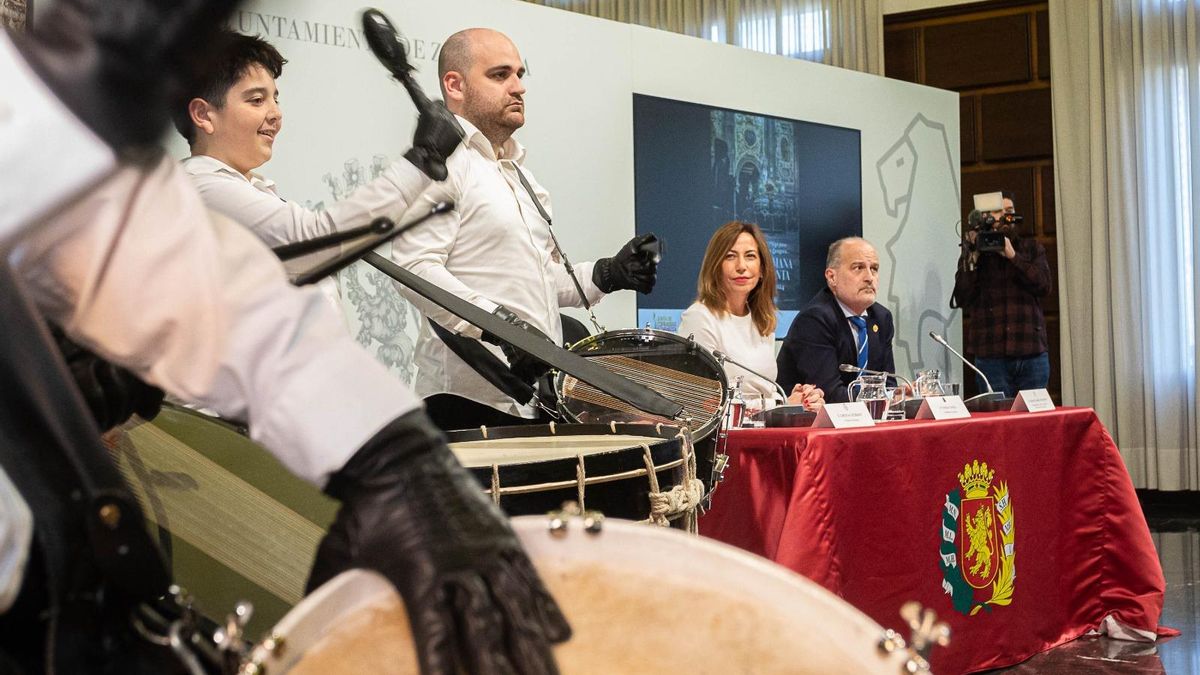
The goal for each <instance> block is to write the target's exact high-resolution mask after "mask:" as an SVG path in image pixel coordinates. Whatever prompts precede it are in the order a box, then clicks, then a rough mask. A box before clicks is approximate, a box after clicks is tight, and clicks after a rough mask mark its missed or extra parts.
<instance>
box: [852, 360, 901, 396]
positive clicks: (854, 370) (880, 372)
mask: <svg viewBox="0 0 1200 675" xmlns="http://www.w3.org/2000/svg"><path fill="white" fill-rule="evenodd" d="M838 370H840V371H842V372H843V373H866V374H868V375H883V376H884V377H894V378H896V379H897V380H904V383H905V384H907V385H908V387H909V389H911V390H912V391H913V394H914V395H915V394H916V392H917V387H916V385H914V384H913V382H912V380H910V379H908V378H907V377H905V376H903V375H901V374H900V373H889V372H887V371H886V370H871V369H870V368H859V367H858V366H857V365H855V364H853V363H843V364H842V365H840V366H838Z"/></svg>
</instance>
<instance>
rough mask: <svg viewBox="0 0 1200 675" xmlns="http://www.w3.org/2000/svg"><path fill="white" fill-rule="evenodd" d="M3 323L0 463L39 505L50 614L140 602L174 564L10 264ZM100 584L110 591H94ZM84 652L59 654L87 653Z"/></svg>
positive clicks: (165, 580) (37, 523)
mask: <svg viewBox="0 0 1200 675" xmlns="http://www.w3.org/2000/svg"><path fill="white" fill-rule="evenodd" d="M0 325H3V326H4V329H3V330H0V382H4V383H5V385H4V386H3V387H0V466H3V467H4V471H5V473H7V474H8V476H9V478H10V479H11V480H12V482H13V484H14V485H15V486H16V487H17V490H18V491H19V492H20V493H21V496H22V497H23V498H24V499H25V501H26V503H27V504H29V507H30V510H31V511H32V512H33V514H34V532H35V537H36V538H37V543H38V545H39V547H40V550H41V554H42V557H43V561H44V563H45V564H44V570H45V575H46V576H45V581H46V586H45V588H46V595H47V598H46V600H47V602H48V603H49V604H50V607H49V608H48V610H49V612H50V614H49V615H50V616H51V617H55V616H58V612H59V610H60V609H64V608H66V607H68V606H70V605H71V603H74V604H75V605H79V604H80V603H79V602H78V599H79V598H94V599H96V600H101V599H107V600H110V601H111V600H114V599H116V598H123V599H128V600H133V601H137V600H148V599H151V598H154V597H156V596H158V595H160V594H162V593H164V592H165V591H166V589H167V586H168V584H169V583H170V573H169V572H168V570H167V567H166V565H165V562H164V560H163V559H162V557H161V553H160V552H159V550H158V549H157V547H155V545H154V543H153V542H152V540H151V539H150V537H149V535H148V533H147V532H146V530H145V524H144V523H145V521H144V518H143V516H142V512H141V509H140V508H139V506H138V503H137V501H136V500H135V498H134V497H133V495H132V494H131V493H130V492H129V490H128V488H127V486H126V485H125V484H124V482H123V481H122V480H121V477H120V474H119V473H118V472H117V469H116V467H115V466H113V464H112V462H111V460H110V458H109V456H108V454H107V452H106V451H105V450H104V448H103V446H102V445H101V442H100V434H99V431H98V430H97V429H96V426H95V424H94V423H92V422H91V414H90V413H89V412H88V410H87V407H86V406H85V405H84V403H83V400H82V398H81V397H80V394H79V393H78V392H77V391H76V390H75V387H74V384H73V383H71V380H70V376H69V375H68V374H67V368H66V365H65V364H64V363H63V362H62V360H61V359H59V358H56V356H55V354H56V352H57V349H56V348H55V347H54V346H53V343H52V342H51V340H50V336H49V333H48V332H47V330H46V328H45V325H44V323H43V322H42V320H41V318H40V316H38V314H37V312H36V311H35V310H34V309H33V307H32V305H31V304H30V303H29V301H28V299H27V298H26V297H25V296H24V295H23V294H22V293H21V291H20V289H19V287H18V283H17V279H16V275H15V273H14V272H13V270H12V269H11V268H9V267H8V266H7V265H5V264H3V263H0ZM97 575H98V576H99V579H97V578H96V577H97ZM97 583H99V584H101V585H104V586H107V587H108V588H109V589H110V590H109V591H108V592H106V593H97V589H96V584H97ZM114 591H119V593H118V592H114ZM116 602H120V601H119V600H116ZM84 604H86V603H84ZM93 627H95V628H97V629H99V628H102V627H101V626H93ZM51 630H52V631H53V633H54V639H56V640H59V639H62V638H64V637H67V638H69V636H67V635H66V634H64V633H62V632H61V631H62V630H67V629H66V628H65V627H64V626H60V625H59V624H58V623H57V622H56V621H55V622H53V623H52V625H51ZM68 632H69V631H68ZM67 643H68V644H69V643H70V639H68V640H67ZM77 651H78V650H72V649H63V650H62V651H61V652H60V653H59V654H58V655H57V656H62V657H64V658H68V660H69V659H70V658H75V657H78V658H84V656H83V654H82V652H80V653H75V652H77ZM48 653H49V652H48ZM70 670H72V668H69V667H66V668H64V671H70Z"/></svg>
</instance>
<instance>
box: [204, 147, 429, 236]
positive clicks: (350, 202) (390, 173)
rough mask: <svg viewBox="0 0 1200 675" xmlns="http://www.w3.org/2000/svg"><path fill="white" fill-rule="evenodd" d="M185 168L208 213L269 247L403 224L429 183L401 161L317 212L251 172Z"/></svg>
mask: <svg viewBox="0 0 1200 675" xmlns="http://www.w3.org/2000/svg"><path fill="white" fill-rule="evenodd" d="M183 168H184V170H185V171H187V173H188V175H189V176H191V178H192V182H193V184H195V186H196V189H197V190H199V192H200V196H201V197H203V198H204V203H205V204H207V205H208V207H209V208H210V209H212V210H214V211H217V212H218V213H223V214H225V215H226V216H228V217H230V218H232V219H233V220H235V221H237V222H239V223H241V224H242V225H245V226H246V227H248V228H250V231H251V232H253V233H254V234H256V235H257V236H258V238H259V239H262V240H263V242H265V243H266V244H267V246H280V245H283V244H291V243H293V242H297V241H304V240H306V239H312V238H313V237H319V236H322V235H326V234H332V233H334V232H337V231H339V230H348V229H351V228H355V227H360V226H363V225H368V224H370V223H371V221H373V220H375V219H376V218H378V217H379V216H387V217H388V218H391V219H392V220H393V221H395V222H396V224H397V225H399V224H400V216H401V215H402V214H403V213H404V212H405V210H407V208H408V205H409V204H411V203H412V202H413V200H414V199H416V197H417V195H419V194H421V191H422V190H424V189H425V188H426V187H427V186H428V185H429V183H430V180H429V178H428V177H426V176H425V174H423V173H421V171H420V170H419V169H417V167H415V166H413V165H412V164H410V163H409V162H408V160H403V159H402V160H399V161H396V162H393V163H391V164H390V165H388V167H387V169H385V170H384V172H383V173H382V174H381V175H380V176H379V177H378V178H376V179H375V180H372V181H371V182H369V183H367V184H365V185H362V186H359V188H358V189H357V190H355V191H354V192H352V193H351V194H350V196H348V197H346V198H345V199H342V200H340V201H337V202H334V203H333V204H331V205H329V206H328V207H326V209H325V210H324V211H314V210H312V209H307V208H305V207H304V206H303V205H301V204H298V203H296V202H293V201H288V200H286V199H284V198H283V197H281V196H280V195H279V192H278V191H277V190H276V189H275V181H272V180H268V179H266V178H263V177H262V176H260V175H258V174H256V173H253V172H251V173H250V177H249V178H247V177H246V176H243V175H242V174H241V173H238V171H237V170H236V169H234V168H232V167H230V166H229V165H227V164H225V163H224V162H222V161H221V160H219V159H215V158H213V157H208V156H206V155H195V156H192V157H188V158H187V159H185V160H183Z"/></svg>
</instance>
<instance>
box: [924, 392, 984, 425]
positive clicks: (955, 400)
mask: <svg viewBox="0 0 1200 675" xmlns="http://www.w3.org/2000/svg"><path fill="white" fill-rule="evenodd" d="M970 417H971V413H970V411H968V410H967V406H966V404H964V403H963V400H962V397H961V396H926V397H925V399H924V400H923V401H921V409H920V410H918V411H917V419H919V420H961V419H969V418H970Z"/></svg>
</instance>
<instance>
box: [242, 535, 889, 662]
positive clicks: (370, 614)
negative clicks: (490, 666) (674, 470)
mask: <svg viewBox="0 0 1200 675" xmlns="http://www.w3.org/2000/svg"><path fill="white" fill-rule="evenodd" d="M513 526H514V528H515V529H516V531H517V534H518V536H519V537H520V538H521V541H522V542H523V543H524V544H525V546H526V549H527V550H528V551H529V554H530V556H531V557H532V558H533V561H534V564H535V565H536V566H537V568H538V571H539V572H540V573H541V575H542V578H543V579H544V580H545V581H546V584H547V586H548V587H549V589H550V591H551V593H553V594H554V596H555V598H556V599H557V600H558V602H559V604H560V605H561V607H562V609H563V611H564V613H565V615H566V617H567V619H568V620H569V621H570V622H571V626H572V628H573V630H574V637H572V639H571V640H570V641H569V642H567V643H565V644H563V645H560V646H558V647H557V648H556V649H555V655H556V657H557V659H558V662H559V666H560V668H561V670H562V672H563V673H565V674H570V673H651V672H653V673H660V672H663V671H666V670H669V671H671V672H680V673H764V674H770V673H834V674H837V673H846V674H850V673H854V674H860V673H866V674H870V673H886V674H887V675H896V674H897V673H901V672H903V670H902V667H901V666H902V663H903V661H904V657H902V656H901V655H899V654H892V655H884V654H882V653H881V652H880V651H879V650H878V648H877V646H876V645H877V642H878V640H879V638H880V636H881V635H882V633H883V630H882V629H881V628H880V626H879V625H878V624H876V623H874V622H873V621H871V620H870V619H868V618H867V617H866V616H865V615H863V614H862V613H861V612H859V611H858V610H856V609H854V608H853V607H851V606H850V605H848V604H846V603H845V602H843V601H842V600H839V599H838V598H837V597H835V596H834V595H833V594H831V593H829V592H828V591H826V590H825V589H823V588H821V587H819V586H817V585H816V584H814V583H812V582H810V581H808V580H806V579H804V578H803V577H800V576H799V575H796V574H793V573H792V572H790V571H788V570H786V569H784V568H783V567H780V566H778V565H775V564H773V563H770V562H768V561H766V560H763V559H762V558H758V557H756V556H752V555H750V554H748V553H745V552H743V551H740V550H738V549H734V548H732V547H729V546H726V545H724V544H719V543H717V542H713V541H711V540H706V539H697V538H694V537H689V536H687V535H684V534H681V533H678V532H675V531H672V530H665V529H659V528H648V527H639V526H636V525H631V524H626V523H620V522H611V521H610V522H606V523H605V525H604V531H603V532H602V533H600V534H598V535H592V534H588V533H586V532H584V531H583V528H582V526H581V524H580V523H579V522H578V521H576V522H573V523H571V524H570V526H569V528H568V532H567V534H566V536H565V537H562V538H558V537H554V536H552V535H551V534H550V532H549V530H548V528H547V519H546V518H544V517H525V518H516V519H514V520H513ZM685 562H686V565H682V564H681V563H685ZM681 569H686V572H685V573H681V572H680V570H681ZM275 634H276V635H277V636H279V637H282V638H283V639H284V641H285V644H286V645H287V647H286V649H284V650H283V651H282V653H280V654H275V655H271V656H269V657H268V658H267V660H266V665H267V672H269V673H278V672H291V673H296V674H302V673H303V674H307V673H313V674H316V673H321V674H329V673H334V674H337V673H416V672H417V666H416V658H415V654H414V652H413V650H412V640H411V638H410V636H409V628H408V620H407V617H406V615H405V612H404V608H403V605H402V604H401V602H400V600H399V598H398V597H397V596H396V594H395V592H394V591H393V590H392V589H391V586H390V585H389V584H388V583H387V582H386V581H384V580H383V579H382V578H381V577H379V576H377V575H375V574H373V573H369V572H358V571H356V572H348V573H346V574H344V575H342V576H340V577H338V578H336V579H334V580H333V581H330V582H329V583H328V584H326V585H325V586H323V587H322V588H320V589H319V590H318V591H317V592H316V593H314V594H313V595H311V596H309V597H308V598H306V599H305V600H304V601H303V602H302V603H301V604H300V605H298V606H297V607H296V608H295V609H294V610H293V611H292V613H291V614H289V615H288V616H287V617H286V618H285V619H284V620H283V621H282V622H280V624H279V625H278V626H277V627H276V630H275ZM288 669H290V670H288Z"/></svg>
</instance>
